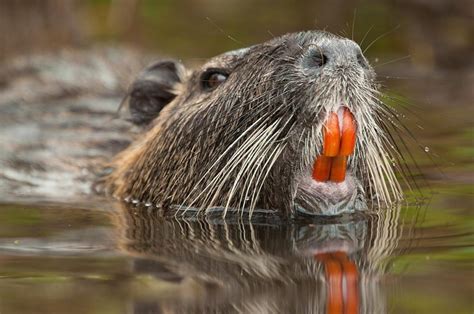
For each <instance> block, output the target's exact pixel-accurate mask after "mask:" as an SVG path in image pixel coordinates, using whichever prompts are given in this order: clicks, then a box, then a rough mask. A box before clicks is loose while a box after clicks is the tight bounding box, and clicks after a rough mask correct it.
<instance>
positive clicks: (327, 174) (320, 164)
mask: <svg viewBox="0 0 474 314" xmlns="http://www.w3.org/2000/svg"><path fill="white" fill-rule="evenodd" d="M356 132H357V125H356V121H355V119H354V116H353V114H352V113H351V112H350V110H349V109H348V108H347V107H341V108H339V110H338V111H337V113H336V112H332V113H330V114H329V117H328V118H327V120H326V121H325V123H324V126H323V149H322V154H321V155H320V156H318V157H317V158H316V160H315V162H314V166H313V173H312V177H313V179H314V180H315V181H317V182H335V183H340V182H343V181H344V180H345V178H346V172H347V159H348V157H349V156H350V155H352V154H353V153H354V148H355V143H356Z"/></svg>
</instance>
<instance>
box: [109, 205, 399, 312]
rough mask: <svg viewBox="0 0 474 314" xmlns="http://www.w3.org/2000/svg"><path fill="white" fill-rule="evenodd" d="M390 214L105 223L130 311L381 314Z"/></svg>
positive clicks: (394, 215) (152, 216) (150, 217)
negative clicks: (113, 237)
mask: <svg viewBox="0 0 474 314" xmlns="http://www.w3.org/2000/svg"><path fill="white" fill-rule="evenodd" d="M399 212H400V209H399V208H395V209H392V210H389V211H384V212H383V213H379V214H372V215H368V216H359V217H351V218H341V219H339V220H333V221H319V220H318V221H308V220H304V221H291V222H290V221H283V220H279V219H277V218H275V217H273V216H271V217H268V215H266V216H264V215H263V214H262V215H257V217H255V218H254V219H253V220H252V222H251V223H249V222H245V223H244V222H242V221H240V220H239V219H237V218H235V219H232V218H230V219H226V220H225V221H224V220H222V219H219V218H212V217H206V218H205V219H202V217H201V218H199V219H195V218H193V217H180V218H173V217H163V216H162V215H160V214H159V213H156V212H151V211H148V210H147V209H146V208H133V209H127V208H123V209H122V211H121V213H120V214H119V215H117V217H115V221H116V223H117V226H118V229H117V230H118V232H119V239H120V240H119V242H120V244H119V246H120V249H121V250H123V251H125V253H127V254H129V255H132V256H134V259H133V262H132V263H133V266H132V268H133V272H134V279H133V283H132V285H133V289H132V290H133V291H134V293H133V294H132V295H133V297H131V300H130V302H132V303H133V309H134V312H135V313H143V312H160V311H162V312H166V313H183V312H186V313H189V312H191V313H194V312H195V313H211V312H212V313H228V312H239V313H384V312H386V310H387V304H386V296H385V293H384V291H383V287H382V285H380V284H379V283H380V279H381V276H382V275H383V274H384V272H385V269H386V266H387V262H388V257H389V256H390V255H391V254H392V252H393V250H394V248H395V247H396V245H397V241H398V238H399V230H400V228H399V226H398V224H397V222H398V216H399ZM265 217H267V218H265ZM164 284H166V285H167V286H170V285H171V286H172V287H174V289H172V290H171V291H174V292H175V293H171V294H170V293H169V291H170V289H169V287H168V288H167V289H165V290H167V291H168V293H165V294H164V293H163V291H164V290H163V285H164Z"/></svg>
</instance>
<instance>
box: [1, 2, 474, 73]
mask: <svg viewBox="0 0 474 314" xmlns="http://www.w3.org/2000/svg"><path fill="white" fill-rule="evenodd" d="M473 3H474V1H471V0H456V1H451V0H365V1H359V0H294V1H288V0H259V1H255V0H81V1H79V0H9V1H1V2H0V29H2V32H0V60H2V59H5V58H8V57H11V56H14V55H24V54H31V53H39V52H44V51H49V50H57V49H59V48H63V47H85V46H89V45H91V44H94V43H109V44H110V43H114V44H117V43H119V44H128V45H133V46H134V47H138V48H142V49H145V50H147V51H152V52H157V53H158V54H161V55H169V56H173V57H177V58H181V59H184V61H186V60H190V61H191V62H192V61H199V60H200V59H201V58H208V57H210V56H213V55H216V54H218V53H220V52H223V51H227V50H231V49H235V48H239V47H242V46H248V45H251V44H254V43H258V42H261V41H264V40H268V39H269V38H271V37H273V36H277V35H281V34H284V33H287V32H292V31H298V30H306V29H327V30H328V31H331V32H334V33H337V34H341V35H344V36H346V37H353V38H354V39H355V40H356V41H357V42H359V43H360V42H362V41H363V43H362V45H361V46H363V47H367V46H368V45H370V43H371V42H372V41H373V40H375V39H377V38H378V37H379V36H381V35H382V34H384V33H386V32H388V33H389V34H387V35H386V36H382V37H381V38H379V39H378V40H377V42H376V43H375V44H374V45H372V46H371V47H370V49H369V50H368V56H369V57H372V58H375V57H379V56H382V57H383V58H386V59H387V60H392V59H394V58H397V57H404V56H407V54H408V53H409V54H410V56H411V61H412V62H413V64H414V65H415V66H416V67H418V68H420V69H424V70H430V69H433V68H434V67H439V68H453V69H459V68H462V67H464V66H465V63H466V58H467V57H468V56H470V54H471V52H472V50H473V40H472V38H473V35H474V32H473V25H472V20H473V17H474V13H473V12H474V5H473ZM364 37H365V39H364V40H363V38H364ZM468 59H472V58H468ZM382 61H383V60H382ZM471 63H472V61H471Z"/></svg>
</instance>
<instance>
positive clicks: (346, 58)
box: [303, 39, 369, 71]
mask: <svg viewBox="0 0 474 314" xmlns="http://www.w3.org/2000/svg"><path fill="white" fill-rule="evenodd" d="M303 67H304V68H305V70H309V71H320V70H323V69H338V68H347V67H352V68H359V67H360V68H363V69H368V68H369V64H368V62H367V60H366V59H365V57H364V56H363V54H362V51H361V49H360V47H359V45H357V44H356V43H355V42H353V41H352V40H348V39H340V40H331V41H324V42H321V43H314V44H309V45H308V47H307V51H306V53H305V54H304V56H303Z"/></svg>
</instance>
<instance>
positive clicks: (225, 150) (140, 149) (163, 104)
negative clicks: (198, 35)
mask: <svg viewBox="0 0 474 314" xmlns="http://www.w3.org/2000/svg"><path fill="white" fill-rule="evenodd" d="M379 96H380V95H379V92H378V91H377V85H376V82H375V73H374V71H373V69H372V68H371V67H370V65H369V64H368V62H367V60H366V59H365V57H364V56H363V54H362V52H361V49H360V47H359V46H358V45H357V44H356V43H355V42H353V41H351V40H349V39H346V38H341V37H338V36H335V35H332V34H329V33H326V32H319V31H309V32H301V33H294V34H287V35H284V36H282V37H278V38H275V39H273V40H270V41H268V42H265V43H262V44H259V45H255V46H251V47H249V48H245V49H240V50H237V51H231V52H227V53H224V54H222V55H219V56H217V57H214V58H212V59H210V60H209V61H208V62H207V63H205V64H204V65H203V66H202V67H201V68H198V69H196V70H193V71H188V70H185V68H184V67H183V66H182V65H181V64H179V63H178V62H173V61H165V62H159V63H156V64H153V65H151V66H150V67H148V68H147V69H145V71H144V72H143V73H142V74H141V75H140V76H139V77H138V78H137V80H136V81H135V82H134V84H133V85H132V87H131V92H130V95H129V102H128V109H129V112H130V116H131V120H132V121H133V122H135V123H137V124H141V125H146V126H147V132H146V134H145V135H144V136H143V138H142V139H140V140H138V141H137V142H136V143H135V144H134V145H132V146H131V147H130V148H128V149H126V150H125V151H124V152H123V153H121V154H120V155H119V156H118V157H117V158H116V159H115V160H114V161H113V164H112V166H113V169H114V170H113V172H112V173H111V174H110V175H109V176H108V177H107V178H106V181H105V182H106V186H107V187H108V189H109V190H110V191H111V192H112V193H113V194H114V195H115V196H117V197H120V198H123V199H131V200H134V202H140V203H143V204H146V205H148V206H151V205H152V206H158V207H163V206H168V205H178V206H179V205H184V206H189V207H197V208H201V209H208V208H211V207H223V208H225V211H224V213H225V212H226V210H227V209H229V208H234V209H235V208H237V209H250V211H252V210H253V209H254V208H268V209H277V210H279V211H281V212H282V213H285V214H291V213H294V212H295V211H296V210H304V211H306V212H308V213H315V214H322V215H333V214H339V213H343V212H351V211H356V210H362V209H364V208H366V207H367V204H370V203H373V202H376V203H377V204H387V203H390V202H393V201H395V200H398V199H400V198H401V197H402V192H401V189H400V186H399V184H398V182H397V180H396V178H395V171H394V169H393V164H394V160H397V158H398V157H399V155H398V152H397V150H396V147H397V146H396V144H395V143H394V142H393V139H392V137H391V136H390V134H389V133H388V131H387V129H388V127H389V126H390V125H391V123H392V122H391V121H393V120H394V113H393V111H392V110H391V109H390V108H389V107H387V106H386V105H384V104H383V103H382V102H381V101H380V100H379V98H380V97H379ZM354 145H355V148H354ZM334 148H335V150H334Z"/></svg>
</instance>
